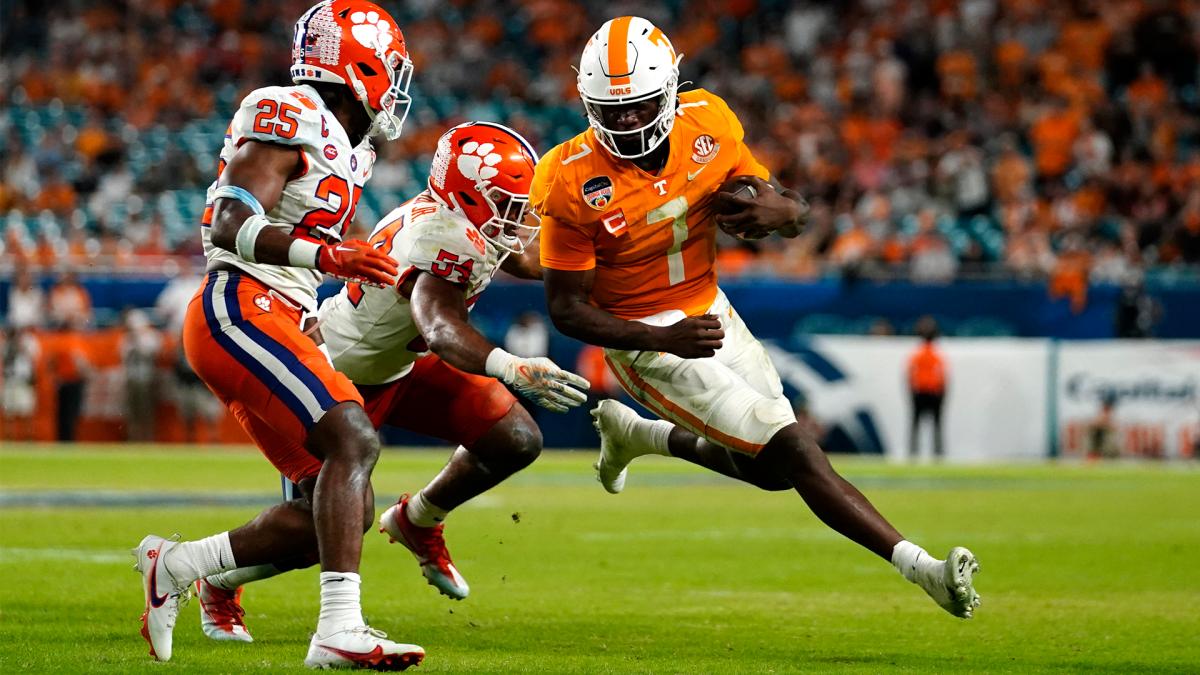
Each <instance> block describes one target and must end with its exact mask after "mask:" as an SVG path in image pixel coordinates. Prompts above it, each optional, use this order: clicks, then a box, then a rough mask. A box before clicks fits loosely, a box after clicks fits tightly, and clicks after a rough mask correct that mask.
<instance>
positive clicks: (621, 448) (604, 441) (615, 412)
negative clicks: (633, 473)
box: [591, 399, 647, 495]
mask: <svg viewBox="0 0 1200 675" xmlns="http://www.w3.org/2000/svg"><path fill="white" fill-rule="evenodd" d="M591 414H592V426H594V427H596V431H597V432H598V433H599V434H600V459H598V460H596V463H595V464H594V465H592V468H594V469H596V480H598V481H600V484H601V485H603V486H604V489H605V490H607V491H608V492H610V493H612V494H614V495H615V494H617V493H618V492H620V491H621V490H624V489H625V477H626V476H627V475H628V474H629V468H628V467H629V463H630V462H632V461H633V460H634V459H635V458H637V457H641V456H642V455H644V454H646V452H647V448H642V447H638V446H637V445H635V444H634V443H633V442H632V440H631V434H630V431H631V430H632V429H633V426H634V425H635V424H637V423H639V422H641V421H643V420H642V417H641V416H640V415H638V414H637V413H636V412H634V410H633V408H630V407H629V406H627V405H625V404H623V403H620V402H618V401H614V400H612V399H605V400H603V401H600V403H599V405H597V406H596V407H595V408H593V409H592V412H591Z"/></svg>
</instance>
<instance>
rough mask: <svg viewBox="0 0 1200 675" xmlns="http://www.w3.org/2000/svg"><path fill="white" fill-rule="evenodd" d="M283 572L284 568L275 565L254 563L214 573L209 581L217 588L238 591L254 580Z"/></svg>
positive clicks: (268, 577)
mask: <svg viewBox="0 0 1200 675" xmlns="http://www.w3.org/2000/svg"><path fill="white" fill-rule="evenodd" d="M282 573H283V570H281V569H279V568H278V567H276V566H274V565H270V564H268V565H252V566H250V567H239V568H237V569H235V570H229V571H228V572H221V573H220V574H214V575H212V576H210V577H209V578H208V583H210V584H212V585H213V586H216V587H217V588H224V589H225V590H227V591H236V590H237V589H238V587H239V586H245V585H246V584H248V583H251V582H253V581H261V580H263V579H270V578H271V577H273V576H275V575H277V574H282Z"/></svg>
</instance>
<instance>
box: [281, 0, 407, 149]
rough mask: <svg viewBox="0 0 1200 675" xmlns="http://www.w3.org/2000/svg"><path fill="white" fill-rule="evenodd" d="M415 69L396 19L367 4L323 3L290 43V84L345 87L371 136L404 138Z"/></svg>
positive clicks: (330, 0)
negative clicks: (402, 132) (358, 104)
mask: <svg viewBox="0 0 1200 675" xmlns="http://www.w3.org/2000/svg"><path fill="white" fill-rule="evenodd" d="M412 72H413V65H412V60H411V59H409V57H408V50H407V48H406V47H405V45H404V34H403V33H401V32H400V27H399V26H397V25H396V22H395V21H394V20H393V19H392V17H391V16H390V15H389V14H388V13H387V12H385V11H384V10H383V9H381V8H380V7H379V6H378V5H376V4H374V3H371V2H366V0H325V1H324V2H321V3H319V4H317V5H313V7H312V8H311V9H309V10H308V11H307V12H305V13H304V15H303V16H301V17H300V20H299V21H297V22H296V34H295V38H294V39H293V40H292V81H293V82H332V83H334V84H344V85H346V86H348V87H350V89H351V91H353V92H354V96H355V98H357V99H358V100H359V101H362V104H363V106H364V107H366V109H367V114H368V115H370V117H371V120H372V123H371V128H370V130H369V131H368V132H367V135H368V136H374V135H377V134H383V135H384V137H386V138H387V139H388V140H389V141H394V140H396V139H397V138H399V137H400V130H401V128H402V127H403V125H404V118H405V117H407V116H408V107H409V105H410V104H411V103H412V98H411V97H409V95H408V86H409V83H410V82H411V81H412Z"/></svg>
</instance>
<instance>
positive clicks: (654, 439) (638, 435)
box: [629, 415, 675, 457]
mask: <svg viewBox="0 0 1200 675" xmlns="http://www.w3.org/2000/svg"><path fill="white" fill-rule="evenodd" d="M674 428H675V425H674V424H671V423H670V422H668V421H666V420H648V419H646V418H644V417H641V416H640V415H639V416H638V418H637V421H636V422H634V423H633V424H632V425H631V426H630V428H629V440H631V441H633V443H632V444H633V445H634V446H635V447H639V448H645V450H646V451H645V452H644V453H642V454H645V455H663V456H666V457H670V456H671V448H670V443H669V439H670V437H671V430H672V429H674Z"/></svg>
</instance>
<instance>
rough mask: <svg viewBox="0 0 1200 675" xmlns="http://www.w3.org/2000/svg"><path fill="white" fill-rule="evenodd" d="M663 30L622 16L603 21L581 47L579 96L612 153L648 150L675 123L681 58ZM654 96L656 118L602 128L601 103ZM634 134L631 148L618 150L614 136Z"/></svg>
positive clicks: (626, 156) (627, 156)
mask: <svg viewBox="0 0 1200 675" xmlns="http://www.w3.org/2000/svg"><path fill="white" fill-rule="evenodd" d="M682 58H683V56H682V55H679V56H676V55H675V48H674V47H672V46H671V41H670V40H668V39H667V36H666V35H663V32H662V31H660V30H659V29H657V28H655V27H654V24H652V23H650V22H649V21H647V20H646V19H643V18H641V17H636V16H622V17H618V18H616V19H612V20H610V21H607V22H605V24H604V25H603V26H601V27H600V30H598V31H596V34H595V35H593V36H592V38H591V39H590V40H588V43H587V45H586V46H584V48H583V56H582V57H581V58H580V59H579V80H578V86H579V96H580V98H582V99H583V108H584V110H585V111H586V112H587V117H588V122H589V123H590V124H591V126H592V130H593V131H594V132H595V134H596V140H598V141H599V142H600V144H601V145H602V146H604V149H605V150H608V151H609V152H610V153H612V154H613V155H614V156H616V157H620V158H622V159H635V158H638V157H644V156H646V155H648V154H650V152H651V151H653V150H654V149H655V148H657V147H658V146H659V145H661V144H662V142H663V141H664V140H666V138H667V136H668V135H669V134H670V133H671V127H672V125H674V124H675V113H676V105H677V100H678V93H679V61H680V59H682ZM652 98H657V99H658V104H659V108H658V116H657V117H655V118H654V121H652V122H650V123H649V124H647V125H646V126H644V127H641V128H639V129H631V130H629V131H617V130H614V129H609V128H607V127H605V126H604V119H603V117H601V115H600V110H601V107H602V106H605V105H614V104H625V103H636V102H638V101H645V100H648V99H652ZM625 137H636V138H637V139H638V140H639V141H640V143H639V144H638V149H637V150H634V151H632V152H628V151H626V152H622V151H621V149H620V148H619V147H618V144H617V139H618V138H625Z"/></svg>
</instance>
